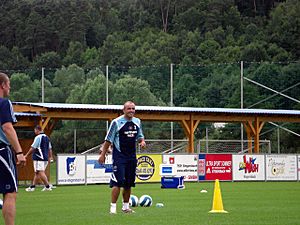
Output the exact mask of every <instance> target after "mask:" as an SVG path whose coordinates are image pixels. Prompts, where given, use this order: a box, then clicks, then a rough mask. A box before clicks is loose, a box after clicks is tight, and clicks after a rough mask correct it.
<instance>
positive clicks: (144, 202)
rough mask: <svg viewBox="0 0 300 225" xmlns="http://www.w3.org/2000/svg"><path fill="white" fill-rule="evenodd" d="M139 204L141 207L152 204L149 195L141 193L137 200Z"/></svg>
mask: <svg viewBox="0 0 300 225" xmlns="http://www.w3.org/2000/svg"><path fill="white" fill-rule="evenodd" d="M139 205H140V206H142V207H149V206H151V205H152V198H151V197H150V196H149V195H142V196H141V197H140V200H139Z"/></svg>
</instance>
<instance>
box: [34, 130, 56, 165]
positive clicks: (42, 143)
mask: <svg viewBox="0 0 300 225" xmlns="http://www.w3.org/2000/svg"><path fill="white" fill-rule="evenodd" d="M31 147H32V148H34V151H33V153H32V160H37V161H48V158H49V149H51V148H52V146H51V143H50V140H49V137H48V136H47V135H46V134H44V133H40V134H39V135H37V136H36V137H35V138H34V141H33V143H32V145H31Z"/></svg>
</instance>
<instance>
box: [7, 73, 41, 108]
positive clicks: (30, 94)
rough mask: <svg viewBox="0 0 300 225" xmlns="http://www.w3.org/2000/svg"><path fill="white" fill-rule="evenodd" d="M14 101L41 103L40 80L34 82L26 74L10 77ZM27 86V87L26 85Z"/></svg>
mask: <svg viewBox="0 0 300 225" xmlns="http://www.w3.org/2000/svg"><path fill="white" fill-rule="evenodd" d="M10 81H11V94H10V99H11V100H12V101H25V102H26V101H27V102H39V101H40V98H39V97H40V94H39V93H40V90H41V89H40V82H39V81H38V80H34V81H32V80H31V79H30V76H29V75H27V74H24V73H14V74H12V76H11V77H10ZM24 84H26V85H24Z"/></svg>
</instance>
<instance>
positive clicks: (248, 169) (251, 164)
mask: <svg viewBox="0 0 300 225" xmlns="http://www.w3.org/2000/svg"><path fill="white" fill-rule="evenodd" d="M255 160H256V158H252V157H249V160H247V157H246V155H244V156H243V162H240V164H239V170H244V172H245V173H257V172H258V166H259V164H255Z"/></svg>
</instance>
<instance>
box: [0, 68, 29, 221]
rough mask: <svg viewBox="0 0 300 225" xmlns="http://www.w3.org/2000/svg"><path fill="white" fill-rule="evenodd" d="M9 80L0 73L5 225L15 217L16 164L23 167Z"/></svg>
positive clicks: (0, 181)
mask: <svg viewBox="0 0 300 225" xmlns="http://www.w3.org/2000/svg"><path fill="white" fill-rule="evenodd" d="M9 92H10V80H9V78H8V76H7V75H6V74H5V73H0V125H1V127H0V171H1V172H0V193H2V194H3V207H2V215H3V218H4V222H5V224H6V225H13V224H14V223H15V216H16V199H17V191H18V187H17V185H18V179H17V168H16V162H15V155H16V158H17V164H20V165H21V166H24V165H25V163H26V159H25V157H24V155H23V152H22V148H21V146H20V143H19V140H18V136H17V133H16V131H15V129H14V127H13V124H14V123H16V122H17V120H16V117H15V115H14V112H13V107H12V104H11V102H10V101H9V100H8V99H6V98H5V97H8V96H9ZM12 149H13V150H14V152H15V155H14V154H13V151H12Z"/></svg>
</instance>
